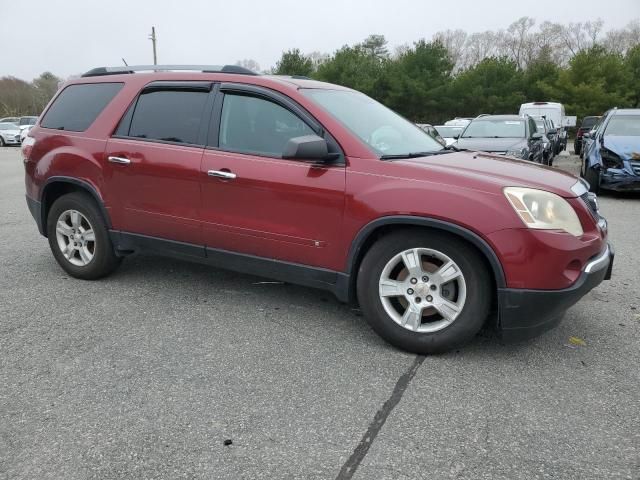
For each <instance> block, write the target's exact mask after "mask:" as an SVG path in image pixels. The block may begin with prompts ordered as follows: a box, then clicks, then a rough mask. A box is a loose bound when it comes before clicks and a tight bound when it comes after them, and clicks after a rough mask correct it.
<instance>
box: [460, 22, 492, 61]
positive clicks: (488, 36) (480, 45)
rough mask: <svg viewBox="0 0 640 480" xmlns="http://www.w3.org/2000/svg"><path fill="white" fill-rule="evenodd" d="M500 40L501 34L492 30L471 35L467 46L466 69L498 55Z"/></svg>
mask: <svg viewBox="0 0 640 480" xmlns="http://www.w3.org/2000/svg"><path fill="white" fill-rule="evenodd" d="M499 39H500V33H499V32H498V33H496V32H492V31H491V30H487V31H485V32H479V33H473V34H471V35H470V36H469V38H468V39H467V42H466V44H465V55H464V65H465V67H470V66H472V65H476V64H478V63H480V62H481V61H482V60H484V59H485V58H487V57H491V56H495V55H497V54H498V49H497V45H498V40H499Z"/></svg>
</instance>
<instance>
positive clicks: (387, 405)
mask: <svg viewBox="0 0 640 480" xmlns="http://www.w3.org/2000/svg"><path fill="white" fill-rule="evenodd" d="M424 359H425V357H424V356H423V355H417V356H416V358H415V359H414V360H413V363H412V364H411V366H410V367H409V368H408V369H407V371H406V372H404V373H403V374H402V375H401V376H400V378H398V381H397V382H396V386H395V387H394V388H393V392H391V396H390V397H389V398H388V399H387V401H386V402H384V404H383V405H382V407H381V408H380V409H379V410H378V411H377V412H376V414H375V416H374V417H373V421H372V422H371V423H370V424H369V428H367V431H366V432H365V434H364V435H363V436H362V438H361V439H360V442H359V443H358V445H357V446H356V448H355V450H354V451H353V453H352V454H351V456H350V457H349V458H348V459H347V461H346V462H345V463H344V465H342V468H341V469H340V472H339V473H338V476H337V477H336V480H349V479H350V478H352V477H353V475H354V474H355V473H356V471H357V470H358V467H359V466H360V463H362V460H364V457H366V456H367V453H368V452H369V448H370V447H371V445H372V444H373V441H374V440H375V439H376V437H377V436H378V433H379V432H380V430H381V429H382V427H383V426H384V424H385V422H386V421H387V418H388V417H389V415H390V414H391V412H392V411H393V409H394V408H395V407H396V405H398V403H400V400H401V399H402V395H404V392H405V390H406V389H407V387H408V386H409V384H410V383H411V380H412V379H413V377H415V375H416V373H417V372H418V369H419V368H420V365H422V362H424Z"/></svg>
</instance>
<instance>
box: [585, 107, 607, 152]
mask: <svg viewBox="0 0 640 480" xmlns="http://www.w3.org/2000/svg"><path fill="white" fill-rule="evenodd" d="M607 113H608V111H607V112H605V114H604V115H603V116H602V117H600V118H599V119H598V121H597V122H596V123H595V125H594V126H593V127H591V130H589V131H588V132H586V133H583V134H582V149H581V150H580V158H581V159H582V158H584V156H585V152H589V151H590V150H591V146H592V145H593V139H594V138H595V134H596V132H597V131H598V129H599V128H600V125H602V121H603V120H604V116H605V115H606V114H607Z"/></svg>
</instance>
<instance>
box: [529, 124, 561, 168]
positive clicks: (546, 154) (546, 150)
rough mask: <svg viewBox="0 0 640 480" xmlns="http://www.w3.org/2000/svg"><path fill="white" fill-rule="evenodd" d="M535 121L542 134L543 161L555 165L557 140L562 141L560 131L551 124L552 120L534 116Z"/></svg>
mask: <svg viewBox="0 0 640 480" xmlns="http://www.w3.org/2000/svg"><path fill="white" fill-rule="evenodd" d="M534 121H535V122H536V128H537V130H538V132H539V133H541V134H542V147H543V150H542V163H544V164H545V165H553V157H555V153H556V146H557V142H558V141H560V139H559V138H558V136H557V134H558V131H557V130H556V129H554V128H553V127H552V126H551V120H548V119H546V118H544V117H538V118H534Z"/></svg>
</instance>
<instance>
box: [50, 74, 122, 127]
mask: <svg viewBox="0 0 640 480" xmlns="http://www.w3.org/2000/svg"><path fill="white" fill-rule="evenodd" d="M123 85H124V84H123V83H85V84H77V85H69V86H68V87H67V88H65V89H64V90H63V91H62V92H60V95H58V97H57V98H56V99H55V101H54V102H53V105H51V107H50V108H49V110H47V113H46V114H45V115H44V117H43V119H42V122H40V125H41V126H42V127H44V128H53V129H56V130H68V131H71V132H84V131H85V130H86V129H87V128H89V127H90V126H91V124H92V123H93V122H94V121H95V119H96V118H97V117H98V115H100V112H102V110H104V107H106V106H107V104H108V103H109V102H110V101H111V100H112V99H113V97H115V96H116V94H117V93H118V92H119V91H120V89H121V88H122V87H123Z"/></svg>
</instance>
